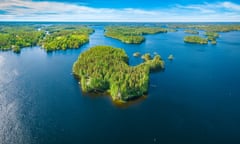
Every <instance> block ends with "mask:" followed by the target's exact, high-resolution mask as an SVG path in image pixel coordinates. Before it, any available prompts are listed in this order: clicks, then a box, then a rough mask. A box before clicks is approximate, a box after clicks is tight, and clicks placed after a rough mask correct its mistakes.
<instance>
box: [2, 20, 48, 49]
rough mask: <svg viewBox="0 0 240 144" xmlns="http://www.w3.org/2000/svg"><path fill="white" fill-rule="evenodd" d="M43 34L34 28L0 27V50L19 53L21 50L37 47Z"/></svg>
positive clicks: (20, 26)
mask: <svg viewBox="0 0 240 144" xmlns="http://www.w3.org/2000/svg"><path fill="white" fill-rule="evenodd" d="M43 35H44V33H43V32H42V31H38V30H37V29H36V28H35V27H34V26H22V25H16V26H6V25H1V26H0V50H1V51H6V50H12V51H13V52H16V53H20V51H21V48H23V47H31V46H35V45H37V43H38V42H39V39H40V38H42V37H43Z"/></svg>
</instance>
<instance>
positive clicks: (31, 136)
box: [0, 25, 240, 144]
mask: <svg viewBox="0 0 240 144" xmlns="http://www.w3.org/2000/svg"><path fill="white" fill-rule="evenodd" d="M93 28H94V29H95V30H96V31H95V33H94V34H92V35H91V36H90V42H89V43H88V44H86V45H84V46H83V47H81V48H80V49H75V50H67V51H57V52H53V53H46V52H45V51H44V50H42V49H40V48H39V47H34V48H24V49H22V52H21V54H14V53H12V52H0V143H1V144H16V143H17V144H62V143H63V144H95V143H98V144H123V143H126V144H128V143H130V144H135V143H138V144H151V143H152V144H155V143H156V144H160V143H161V144H203V143H209V144H214V143H218V144H238V143H240V104H239V103H240V86H239V85H240V74H239V73H240V32H228V33H220V35H221V37H220V38H219V39H218V40H217V41H218V44H217V45H215V46H213V45H211V44H209V45H194V44H185V43H184V42H183V37H184V35H185V33H184V32H183V31H178V32H169V33H164V34H156V35H146V36H145V37H146V41H145V42H144V43H142V44H140V45H128V44H123V43H121V42H120V41H118V40H114V39H111V38H106V37H104V36H103V27H102V26H101V25H100V26H94V27H93ZM95 45H111V46H114V47H120V48H123V49H125V50H126V53H127V54H128V55H129V57H130V65H137V64H139V63H140V62H141V59H140V58H135V57H133V56H132V54H133V53H134V52H136V51H139V52H141V53H145V52H150V53H151V54H153V53H154V52H157V53H159V54H160V55H161V56H162V58H163V59H165V62H166V69H165V71H163V72H157V73H152V74H151V76H150V87H149V94H148V96H147V97H146V98H145V99H143V100H139V101H137V102H135V103H133V104H130V105H129V106H127V107H117V106H116V105H114V104H113V103H112V101H111V99H110V97H108V96H97V97H92V96H86V95H83V94H82V93H81V89H80V87H79V85H78V81H77V80H76V79H75V78H74V77H73V76H72V74H71V69H72V64H73V63H74V61H75V60H76V59H77V57H78V55H79V54H80V53H81V52H83V51H85V50H87V49H88V48H90V47H92V46H95ZM169 54H173V55H174V57H175V59H174V60H173V61H168V60H167V57H168V55H169Z"/></svg>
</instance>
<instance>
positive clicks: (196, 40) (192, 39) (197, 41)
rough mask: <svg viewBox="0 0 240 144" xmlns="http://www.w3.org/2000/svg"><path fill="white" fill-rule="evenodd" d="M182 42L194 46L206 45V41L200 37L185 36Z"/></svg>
mask: <svg viewBox="0 0 240 144" xmlns="http://www.w3.org/2000/svg"><path fill="white" fill-rule="evenodd" d="M184 42H185V43H194V44H208V40H207V39H205V38H202V37H200V36H185V37H184Z"/></svg>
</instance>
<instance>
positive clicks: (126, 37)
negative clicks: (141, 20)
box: [104, 26, 167, 44]
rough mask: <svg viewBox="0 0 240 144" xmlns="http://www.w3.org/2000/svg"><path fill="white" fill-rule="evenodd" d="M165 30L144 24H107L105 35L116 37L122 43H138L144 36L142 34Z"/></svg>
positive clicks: (164, 30)
mask: <svg viewBox="0 0 240 144" xmlns="http://www.w3.org/2000/svg"><path fill="white" fill-rule="evenodd" d="M166 32H167V30H166V29H164V28H161V27H146V26H107V27H105V34H104V35H105V36H107V37H111V38H114V39H118V40H120V41H122V42H123V43H128V44H139V43H142V42H143V41H144V40H145V38H144V37H143V35H144V34H156V33H166Z"/></svg>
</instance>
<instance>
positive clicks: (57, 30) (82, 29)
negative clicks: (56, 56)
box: [40, 26, 94, 51]
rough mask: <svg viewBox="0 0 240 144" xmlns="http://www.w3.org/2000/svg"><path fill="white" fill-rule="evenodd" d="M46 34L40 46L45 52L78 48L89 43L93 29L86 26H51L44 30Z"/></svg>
mask: <svg viewBox="0 0 240 144" xmlns="http://www.w3.org/2000/svg"><path fill="white" fill-rule="evenodd" d="M45 31H46V32H47V34H46V36H45V37H44V39H42V40H41V41H40V45H41V46H42V48H43V49H45V50H46V51H54V50H66V49H70V48H79V47H80V46H82V45H83V44H85V43H87V42H88V41H89V35H90V34H91V33H93V32H94V30H93V29H91V28H89V27H86V26H52V27H47V28H45Z"/></svg>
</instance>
